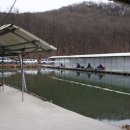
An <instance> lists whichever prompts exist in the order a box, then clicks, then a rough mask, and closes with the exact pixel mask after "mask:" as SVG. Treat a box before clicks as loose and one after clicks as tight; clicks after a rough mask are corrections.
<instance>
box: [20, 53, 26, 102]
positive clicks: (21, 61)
mask: <svg viewBox="0 0 130 130" xmlns="http://www.w3.org/2000/svg"><path fill="white" fill-rule="evenodd" d="M19 60H20V67H21V81H22V84H21V86H22V102H23V101H24V91H27V88H26V82H25V76H24V71H23V53H22V54H19Z"/></svg>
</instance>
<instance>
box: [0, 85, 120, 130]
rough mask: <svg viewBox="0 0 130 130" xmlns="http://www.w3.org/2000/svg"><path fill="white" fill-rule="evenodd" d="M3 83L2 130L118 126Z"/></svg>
mask: <svg viewBox="0 0 130 130" xmlns="http://www.w3.org/2000/svg"><path fill="white" fill-rule="evenodd" d="M21 95H22V94H21V91H19V90H17V89H14V88H11V87H8V86H4V90H2V88H0V104H1V105H0V106H1V108H0V122H1V123H0V129H1V130H2V129H4V130H11V129H12V130H18V129H19V130H23V129H24V130H43V129H45V130H61V129H62V130H120V128H119V127H115V126H111V125H108V124H106V123H103V122H100V121H97V120H94V119H91V118H88V117H85V116H82V115H80V114H77V113H75V112H72V111H69V110H66V109H64V108H61V107H59V106H56V105H54V104H52V103H49V102H47V101H43V100H41V99H39V98H37V97H35V96H32V95H30V94H27V93H25V94H24V102H22V101H21Z"/></svg>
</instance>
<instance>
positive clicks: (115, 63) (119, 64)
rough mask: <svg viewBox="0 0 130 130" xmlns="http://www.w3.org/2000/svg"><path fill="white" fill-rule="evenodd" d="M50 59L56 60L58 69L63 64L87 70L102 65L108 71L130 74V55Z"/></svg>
mask: <svg viewBox="0 0 130 130" xmlns="http://www.w3.org/2000/svg"><path fill="white" fill-rule="evenodd" d="M50 58H51V59H55V66H56V67H58V66H61V64H62V65H64V66H65V67H66V68H76V66H77V64H80V66H82V67H83V68H87V66H88V64H90V65H91V67H92V68H94V69H95V68H97V66H99V65H100V64H102V65H103V66H104V67H105V70H106V71H113V72H130V53H109V54H92V55H71V56H52V57H50Z"/></svg>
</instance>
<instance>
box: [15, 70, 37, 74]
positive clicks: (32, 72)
mask: <svg viewBox="0 0 130 130" xmlns="http://www.w3.org/2000/svg"><path fill="white" fill-rule="evenodd" d="M17 72H18V73H21V70H18V71H17ZM23 72H24V74H30V75H37V73H38V70H37V69H25V70H24V71H23Z"/></svg>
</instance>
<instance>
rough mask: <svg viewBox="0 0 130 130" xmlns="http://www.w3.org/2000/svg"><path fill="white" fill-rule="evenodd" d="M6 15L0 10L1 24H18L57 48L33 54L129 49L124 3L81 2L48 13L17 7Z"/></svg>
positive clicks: (129, 16) (128, 12) (129, 21)
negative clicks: (50, 51) (20, 10)
mask: <svg viewBox="0 0 130 130" xmlns="http://www.w3.org/2000/svg"><path fill="white" fill-rule="evenodd" d="M6 16H7V13H5V12H0V25H3V24H6V23H12V24H15V25H18V26H20V27H22V28H24V29H25V30H27V31H29V32H31V33H33V34H35V35H36V36H38V37H40V38H42V39H43V40H45V41H46V42H48V43H49V44H52V45H53V46H55V47H56V48H57V51H55V52H52V53H45V52H43V53H39V54H32V56H33V57H47V56H51V55H75V54H76V55H78V54H97V53H118V52H129V51H130V7H127V6H125V5H121V4H117V3H110V4H104V3H100V4H96V3H94V2H83V3H81V4H74V5H71V6H67V7H63V8H60V9H58V10H52V11H48V12H37V13H29V12H28V13H19V11H18V10H16V11H15V12H14V13H11V14H10V15H9V16H8V19H6ZM5 19H6V21H5Z"/></svg>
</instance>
